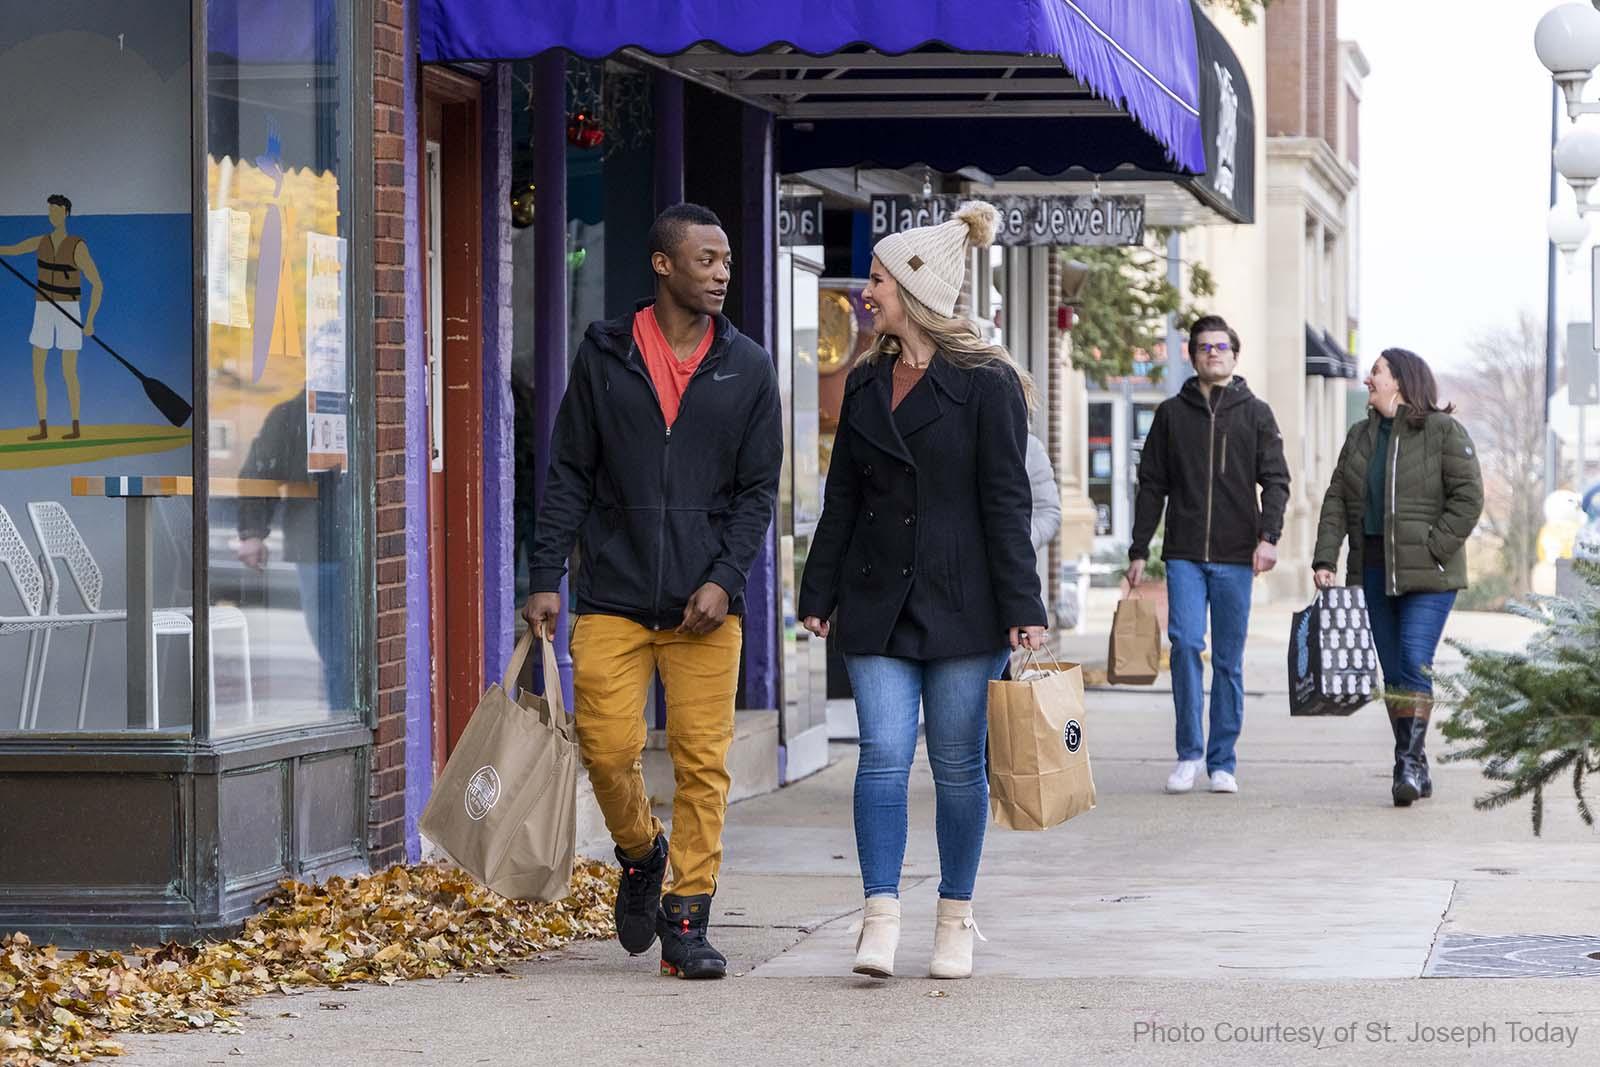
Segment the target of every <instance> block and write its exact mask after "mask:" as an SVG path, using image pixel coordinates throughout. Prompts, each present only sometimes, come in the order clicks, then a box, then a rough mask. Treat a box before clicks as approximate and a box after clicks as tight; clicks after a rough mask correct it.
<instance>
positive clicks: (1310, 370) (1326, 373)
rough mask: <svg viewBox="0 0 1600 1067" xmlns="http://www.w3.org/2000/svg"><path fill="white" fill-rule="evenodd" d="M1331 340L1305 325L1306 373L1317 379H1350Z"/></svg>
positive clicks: (1309, 325) (1313, 327)
mask: <svg viewBox="0 0 1600 1067" xmlns="http://www.w3.org/2000/svg"><path fill="white" fill-rule="evenodd" d="M1332 342H1333V338H1331V337H1328V335H1327V334H1326V333H1324V332H1323V331H1321V330H1318V329H1317V328H1316V327H1315V326H1312V325H1311V324H1310V323H1309V322H1308V323H1306V373H1307V374H1314V375H1316V376H1317V377H1319V378H1347V377H1350V375H1349V373H1348V372H1347V371H1346V368H1345V361H1344V359H1343V358H1342V357H1341V356H1340V354H1339V350H1338V347H1337V346H1335V345H1334V344H1333V343H1332Z"/></svg>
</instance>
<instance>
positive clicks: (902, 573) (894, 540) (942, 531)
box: [798, 355, 1047, 659]
mask: <svg viewBox="0 0 1600 1067" xmlns="http://www.w3.org/2000/svg"><path fill="white" fill-rule="evenodd" d="M893 373H894V360H893V359H890V358H887V357H886V358H883V359H881V360H879V361H878V362H877V363H875V364H862V365H860V366H858V367H857V368H856V369H855V370H853V371H852V372H851V374H850V377H849V379H848V380H847V381H846V383H845V391H844V401H843V403H842V405H841V407H840V412H839V429H838V433H837V434H836V435H835V438H834V445H833V456H832V460H831V461H830V464H829V467H828V482H827V489H826V493H825V496H824V500H823V508H822V518H821V520H820V521H819V522H818V524H817V532H816V536H815V537H814V538H813V540H812V543H811V549H810V552H809V554H808V556H807V559H806V568H805V574H804V577H803V578H802V579H801V585H800V600H799V605H798V606H799V615H800V617H801V618H808V617H811V616H815V617H817V618H820V619H827V618H829V616H831V615H833V614H834V611H835V609H837V611H838V617H837V619H836V620H835V622H834V624H833V625H834V627H835V633H834V635H833V636H834V639H835V641H836V642H837V644H838V647H839V649H840V651H841V652H843V653H845V654H846V655H890V656H904V657H908V658H913V659H940V658H944V657H948V656H968V655H977V654H980V653H984V652H994V651H998V650H999V649H1002V648H1004V647H1006V638H1007V630H1009V628H1010V627H1013V626H1044V625H1046V624H1047V620H1046V616H1045V610H1044V602H1043V600H1042V599H1041V598H1040V593H1039V576H1038V573H1037V571H1036V569H1035V567H1036V563H1035V558H1034V552H1033V543H1032V540H1031V536H1030V530H1031V528H1030V525H1029V523H1030V521H1031V517H1032V513H1033V499H1032V490H1031V489H1030V487H1029V484H1028V471H1027V463H1026V454H1027V444H1026V442H1027V432H1028V413H1027V407H1026V405H1025V403H1024V402H1023V396H1022V388H1021V385H1020V383H1019V382H1018V381H1017V378H1016V375H1015V373H1014V372H1012V371H1011V369H1010V368H1008V367H1005V366H1003V365H998V364H996V365H990V366H985V367H978V368H973V369H965V368H960V367H957V366H955V365H954V364H952V363H950V362H949V361H947V360H946V359H945V358H944V357H943V356H942V355H936V356H935V357H934V359H933V362H932V363H931V364H930V365H929V367H928V371H927V373H926V374H925V375H924V376H923V379H922V381H920V382H918V383H917V385H916V386H915V387H914V388H913V389H912V390H911V392H910V393H909V394H907V396H906V398H905V399H904V400H903V401H901V403H900V407H899V408H898V409H896V410H891V409H890V401H891V391H892V383H893Z"/></svg>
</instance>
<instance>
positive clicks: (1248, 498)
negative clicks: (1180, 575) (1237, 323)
mask: <svg viewBox="0 0 1600 1067" xmlns="http://www.w3.org/2000/svg"><path fill="white" fill-rule="evenodd" d="M1257 487H1259V488H1260V496H1259V498H1258V497H1257V493H1256V490H1257ZM1288 503H1289V464H1288V463H1287V462H1286V461H1285V460H1284V458H1283V435H1282V434H1280V433H1279V432H1278V422H1277V420H1276V419H1275V418H1273V416H1272V409H1271V408H1270V407H1268V406H1267V402H1266V401H1265V400H1262V399H1260V398H1259V397H1257V396H1256V395H1255V394H1254V393H1252V392H1251V391H1250V386H1249V385H1248V384H1247V383H1246V382H1245V380H1244V379H1243V378H1240V377H1237V376H1235V377H1234V379H1233V381H1232V382H1230V383H1229V384H1228V387H1227V388H1226V389H1214V390H1212V393H1211V396H1210V398H1209V400H1208V399H1207V397H1206V394H1205V393H1204V392H1203V391H1202V390H1201V388H1200V381H1199V379H1198V378H1190V379H1189V380H1188V381H1186V382H1184V383H1183V388H1182V390H1180V391H1179V393H1178V395H1177V396H1174V397H1170V398H1168V399H1167V400H1165V401H1163V402H1162V403H1161V406H1160V407H1158V408H1156V414H1155V419H1154V421H1153V422H1152V423H1151V426H1150V433H1149V436H1148V437H1146V439H1145V443H1144V453H1143V455H1142V456H1141V458H1140V461H1139V496H1138V499H1137V503H1136V504H1135V506H1134V519H1133V541H1132V544H1131V545H1130V546H1129V548H1128V558H1129V559H1130V560H1139V559H1146V558H1148V557H1149V555H1150V538H1151V537H1153V536H1154V535H1155V532H1156V526H1157V524H1158V523H1160V521H1161V515H1162V509H1163V507H1165V509H1166V517H1167V522H1166V532H1165V534H1164V536H1163V540H1162V548H1161V555H1162V558H1163V559H1167V560H1174V559H1182V560H1189V561H1191V562H1195V563H1245V564H1248V563H1250V562H1251V561H1252V560H1253V559H1254V557H1255V551H1256V545H1257V544H1259V543H1260V542H1261V541H1262V540H1263V539H1266V540H1268V541H1272V542H1274V543H1276V542H1277V540H1278V537H1279V536H1280V535H1281V534H1282V533H1283V513H1284V509H1285V508H1286V507H1287V506H1288Z"/></svg>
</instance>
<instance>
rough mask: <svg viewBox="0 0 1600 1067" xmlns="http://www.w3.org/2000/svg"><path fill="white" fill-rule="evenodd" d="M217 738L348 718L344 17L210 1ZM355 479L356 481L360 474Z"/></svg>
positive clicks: (209, 310)
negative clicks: (346, 716)
mask: <svg viewBox="0 0 1600 1067" xmlns="http://www.w3.org/2000/svg"><path fill="white" fill-rule="evenodd" d="M206 18H207V24H208V25H207V32H208V40H207V51H208V66H207V77H206V105H207V120H208V128H207V130H206V146H205V147H206V194H207V196H206V199H207V211H206V216H205V225H206V265H207V285H208V292H207V301H206V308H205V314H206V316H207V322H208V324H209V344H208V348H207V353H206V358H207V375H206V378H207V384H206V389H207V398H208V401H209V405H210V412H209V417H210V425H209V453H208V456H209V465H210V479H209V485H208V497H209V499H208V502H207V504H208V527H209V528H208V530H207V546H208V552H209V553H210V556H209V564H210V589H209V599H210V604H211V647H212V663H211V665H210V668H211V670H212V677H213V679H214V680H213V683H212V701H211V713H212V716H213V719H212V731H213V733H214V734H217V735H224V734H230V733H239V732H245V731H253V730H264V729H273V728H278V727H285V726H295V725H303V724H306V723H313V722H318V721H322V720H326V719H330V718H334V717H338V716H342V715H348V714H351V713H353V711H354V709H356V708H357V706H358V700H357V692H358V687H357V678H358V671H357V670H356V664H357V663H358V662H359V659H358V651H359V647H360V645H361V643H362V642H361V634H363V633H364V632H365V629H366V621H367V620H366V618H365V614H364V612H363V608H362V604H363V603H364V599H363V597H362V596H361V595H360V591H361V590H362V588H363V583H362V582H361V580H360V575H361V573H362V567H363V562H364V561H363V552H362V550H361V548H360V543H361V538H360V537H359V536H358V534H359V526H358V523H359V518H360V516H359V508H358V501H359V482H360V477H359V475H360V471H359V470H353V469H352V467H353V458H352V457H353V455H355V454H356V452H357V450H356V447H355V446H356V442H357V439H358V437H359V434H358V427H357V426H355V425H353V423H352V410H353V408H354V405H353V400H354V395H355V388H356V377H355V374H354V373H353V363H352V359H351V344H350V317H351V315H352V314H353V313H355V310H356V309H355V308H353V307H352V305H351V299H350V282H351V274H350V264H349V248H348V242H349V238H350V226H351V220H352V211H351V197H352V191H353V182H354V179H355V174H354V168H353V146H352V128H353V126H354V124H355V123H356V122H358V121H365V119H366V118H367V116H365V115H358V114H356V113H355V111H354V108H353V107H352V93H351V84H350V79H351V74H350V52H351V50H350V4H349V3H348V2H346V0H208V2H207V4H206ZM356 465H358V464H356Z"/></svg>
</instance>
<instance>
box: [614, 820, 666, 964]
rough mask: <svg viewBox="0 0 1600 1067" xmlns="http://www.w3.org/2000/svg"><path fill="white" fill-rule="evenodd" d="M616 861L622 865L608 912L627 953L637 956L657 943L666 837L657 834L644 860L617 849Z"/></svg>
mask: <svg viewBox="0 0 1600 1067" xmlns="http://www.w3.org/2000/svg"><path fill="white" fill-rule="evenodd" d="M617 862H618V863H620V864H621V865H622V881H621V883H620V884H619V885H618V886H617V902H616V905H615V906H614V907H613V908H612V913H611V914H612V917H613V918H614V919H615V920H616V924H617V940H618V941H620V942H622V947H623V948H625V949H627V950H628V953H629V955H633V956H638V955H640V954H642V953H645V952H648V951H650V946H651V945H653V944H655V942H656V912H657V911H658V910H659V908H660V906H661V880H662V879H663V878H665V877H666V874H667V839H666V838H665V837H664V836H662V835H660V834H657V835H656V840H655V844H654V845H652V846H651V848H650V854H649V855H648V856H645V857H644V858H643V859H629V858H628V857H627V856H626V855H624V854H623V852H622V849H620V848H618V849H617Z"/></svg>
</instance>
